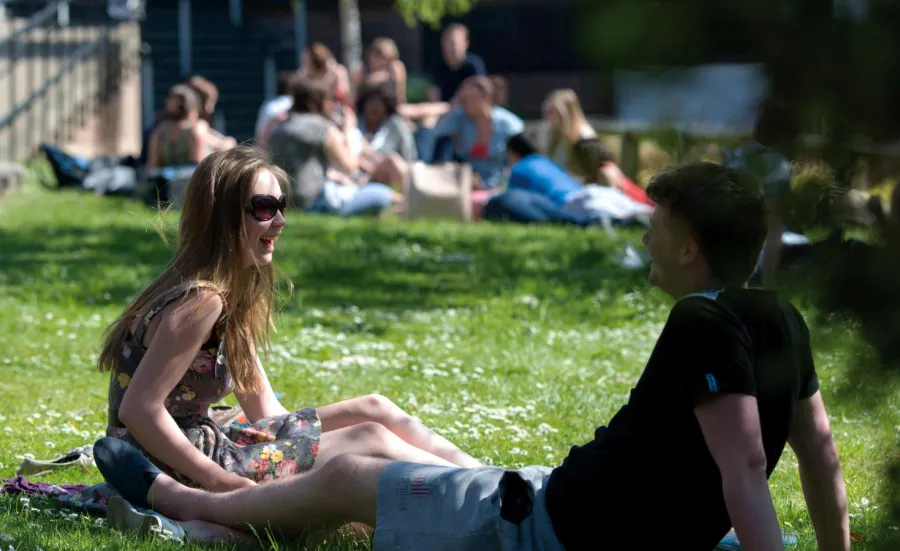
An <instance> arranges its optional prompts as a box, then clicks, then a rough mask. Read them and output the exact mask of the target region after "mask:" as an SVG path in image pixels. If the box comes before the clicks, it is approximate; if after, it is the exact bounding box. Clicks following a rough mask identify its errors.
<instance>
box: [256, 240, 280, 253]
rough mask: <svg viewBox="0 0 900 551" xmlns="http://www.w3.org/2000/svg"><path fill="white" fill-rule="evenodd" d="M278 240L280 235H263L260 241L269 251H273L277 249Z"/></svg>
mask: <svg viewBox="0 0 900 551" xmlns="http://www.w3.org/2000/svg"><path fill="white" fill-rule="evenodd" d="M276 240H278V237H268V236H263V237H260V238H259V241H260V243H262V244H263V247H265V248H266V250H267V251H268V252H272V251H274V250H275V241H276Z"/></svg>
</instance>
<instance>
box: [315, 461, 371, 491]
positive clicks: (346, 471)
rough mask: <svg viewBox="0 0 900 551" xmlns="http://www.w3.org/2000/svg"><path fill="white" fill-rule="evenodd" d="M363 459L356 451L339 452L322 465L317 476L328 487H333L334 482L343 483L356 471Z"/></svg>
mask: <svg viewBox="0 0 900 551" xmlns="http://www.w3.org/2000/svg"><path fill="white" fill-rule="evenodd" d="M361 460H362V457H361V456H360V455H357V454H355V453H341V454H338V455H336V456H334V457H332V458H331V459H329V460H328V462H327V463H325V464H324V465H322V468H321V469H320V470H319V472H318V473H317V476H318V477H319V478H320V479H321V481H322V483H323V484H324V485H325V487H326V488H331V487H332V485H333V484H336V485H339V484H342V483H343V481H346V480H347V479H348V477H349V475H350V474H351V473H353V472H356V471H357V470H358V469H359V465H360V462H361Z"/></svg>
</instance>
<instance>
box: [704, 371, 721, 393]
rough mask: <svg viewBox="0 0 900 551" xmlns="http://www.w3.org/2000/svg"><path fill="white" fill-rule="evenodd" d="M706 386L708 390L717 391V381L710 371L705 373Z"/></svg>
mask: <svg viewBox="0 0 900 551" xmlns="http://www.w3.org/2000/svg"><path fill="white" fill-rule="evenodd" d="M706 386H708V387H709V391H710V392H719V383H718V382H717V381H716V378H715V377H713V374H712V373H707V374H706Z"/></svg>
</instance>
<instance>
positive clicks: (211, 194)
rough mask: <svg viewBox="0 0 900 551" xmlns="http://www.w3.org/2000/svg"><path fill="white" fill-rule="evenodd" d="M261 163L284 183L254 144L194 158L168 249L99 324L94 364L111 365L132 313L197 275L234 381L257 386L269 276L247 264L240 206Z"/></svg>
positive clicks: (271, 291) (268, 270)
mask: <svg viewBox="0 0 900 551" xmlns="http://www.w3.org/2000/svg"><path fill="white" fill-rule="evenodd" d="M262 170H268V171H269V172H271V173H272V175H273V176H275V179H276V180H277V181H278V183H279V185H280V186H281V188H282V189H283V190H288V189H289V186H288V176H287V174H285V172H284V171H283V170H281V169H280V168H278V167H276V166H273V165H272V164H271V163H270V162H269V159H268V158H267V156H266V154H265V153H264V152H263V151H262V150H260V149H257V148H253V147H246V146H238V147H235V148H232V149H229V150H227V151H220V152H217V153H213V154H212V155H210V156H208V157H207V158H206V159H204V160H203V162H201V163H200V165H199V166H197V169H196V170H195V171H194V174H193V176H191V180H190V182H188V184H187V189H186V191H185V197H184V203H183V206H182V212H181V221H180V223H179V227H178V245H177V248H176V250H175V256H174V258H173V259H172V260H171V261H170V262H169V265H168V266H166V268H165V270H163V272H162V274H160V275H159V277H157V278H156V280H155V281H153V283H151V284H150V285H149V286H148V287H147V288H146V289H144V291H143V292H141V294H140V295H139V296H138V297H137V298H136V299H134V301H132V303H131V304H130V305H129V306H128V308H126V309H125V311H124V312H123V313H122V315H121V316H119V318H118V319H117V320H116V321H115V322H113V323H112V324H111V325H110V326H109V328H108V329H107V330H106V332H105V334H104V345H103V349H102V351H101V353H100V358H99V360H98V362H97V366H98V368H99V369H100V371H109V370H113V369H115V368H116V363H117V362H118V358H119V352H120V351H121V349H122V345H123V343H124V342H125V338H126V337H127V335H128V333H129V332H130V330H131V325H132V323H133V322H134V320H135V319H137V318H139V317H141V316H143V315H145V314H146V313H147V311H148V310H149V309H150V308H152V307H153V305H154V304H155V303H156V301H158V300H159V299H160V298H161V297H162V296H163V295H165V294H166V293H168V292H170V291H172V290H174V289H189V288H191V287H193V286H195V285H197V283H198V282H201V281H202V282H207V285H208V286H209V287H211V288H212V289H213V290H214V291H215V292H216V293H217V294H218V295H219V296H220V297H221V298H222V301H223V304H224V308H223V313H224V314H225V320H226V323H225V334H224V336H223V338H224V339H225V355H226V357H227V359H228V368H229V371H230V372H231V377H232V379H233V381H234V385H235V389H236V390H237V391H238V392H258V391H260V389H261V380H260V375H259V372H258V370H257V366H256V362H255V360H254V347H255V346H257V345H259V346H260V347H262V348H263V349H264V350H265V349H267V348H268V345H269V330H270V329H274V324H273V321H272V313H273V308H274V302H275V292H276V284H277V281H276V272H275V267H274V266H273V265H272V264H259V263H256V262H254V264H253V265H251V266H249V267H248V266H247V260H246V259H247V258H248V255H249V246H248V243H247V236H246V233H245V225H244V208H245V205H247V204H248V202H249V201H250V197H251V195H252V193H253V185H254V183H255V182H256V179H257V176H258V175H259V173H260V171H262Z"/></svg>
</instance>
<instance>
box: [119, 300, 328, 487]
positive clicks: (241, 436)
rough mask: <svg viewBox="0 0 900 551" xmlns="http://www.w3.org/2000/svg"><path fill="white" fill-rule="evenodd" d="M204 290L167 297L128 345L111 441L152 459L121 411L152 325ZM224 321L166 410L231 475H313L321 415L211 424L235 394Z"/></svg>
mask: <svg viewBox="0 0 900 551" xmlns="http://www.w3.org/2000/svg"><path fill="white" fill-rule="evenodd" d="M204 286H208V284H204V283H198V284H197V285H195V286H193V287H189V288H187V289H175V290H173V291H171V292H169V293H168V294H166V295H164V296H163V297H162V298H161V299H160V300H159V301H157V303H156V304H154V306H153V307H152V308H151V309H150V310H149V311H148V312H147V314H146V315H145V316H144V317H143V318H142V319H141V320H140V322H139V324H138V326H137V328H136V329H135V331H134V334H130V335H129V336H128V337H127V338H126V339H125V342H124V344H123V345H122V350H121V351H120V353H119V361H118V363H117V367H116V369H115V370H114V371H113V372H112V373H111V375H110V381H109V424H108V426H107V429H106V434H107V436H113V437H116V438H121V439H123V440H126V441H128V442H129V443H131V444H133V445H135V446H137V447H138V448H139V449H141V450H142V451H144V453H145V454H147V452H146V450H144V448H143V447H142V446H141V445H140V444H138V442H137V441H136V440H135V439H134V438H133V437H132V436H131V435H130V434H129V432H128V429H127V428H126V427H125V425H123V424H122V423H121V422H120V421H119V416H118V411H119V407H120V405H121V404H122V399H123V398H124V397H125V393H126V391H127V390H128V384H129V383H130V382H131V378H132V377H133V376H134V373H135V371H137V368H138V365H139V364H140V363H141V359H142V358H143V357H144V353H145V352H146V350H145V349H144V347H143V344H142V343H143V339H144V334H145V332H146V331H147V327H148V326H149V324H150V321H151V320H152V319H153V317H154V316H156V315H157V314H159V313H160V312H161V311H162V310H163V309H164V308H165V307H166V305H168V304H169V303H170V302H172V301H174V300H176V299H179V298H182V297H184V296H185V295H186V294H187V293H188V291H190V290H191V289H196V288H198V287H204ZM224 319H225V318H224V316H223V318H221V319H220V320H219V322H218V323H217V324H216V327H215V329H214V330H213V335H212V337H211V338H210V340H209V341H207V342H206V343H205V344H204V345H203V346H202V348H201V349H200V350H199V351H198V352H197V356H196V357H195V358H194V360H193V362H192V363H191V366H190V368H189V369H188V370H187V372H186V373H185V375H184V377H182V379H181V381H180V382H179V383H178V385H177V386H176V387H175V388H174V389H172V392H170V393H169V396H168V397H167V398H166V401H165V406H166V410H167V411H168V412H169V414H170V415H171V416H172V418H174V419H175V422H176V423H177V424H178V426H179V427H180V428H181V430H182V432H184V435H185V436H186V437H187V438H188V440H190V441H191V443H192V444H193V445H194V446H195V447H196V448H197V449H198V450H200V451H201V452H203V453H204V454H205V455H206V456H207V457H209V458H211V459H212V460H213V461H215V462H216V463H218V464H219V465H220V466H221V467H222V468H223V469H225V470H226V471H228V472H232V473H235V474H237V475H240V476H243V477H245V478H249V479H252V480H254V481H256V482H261V481H264V480H272V479H275V478H279V477H281V476H285V475H290V474H295V473H302V472H305V471H308V470H309V469H311V468H312V466H313V463H314V462H315V458H316V455H317V454H318V451H319V437H320V435H321V433H322V424H321V422H320V421H319V415H318V414H317V413H316V410H315V409H313V408H303V409H300V410H298V411H295V412H293V413H289V414H286V415H279V416H276V417H270V418H267V419H260V420H259V421H256V422H255V423H232V424H230V425H228V426H227V427H224V428H221V427H219V426H218V425H216V423H215V422H213V420H212V419H211V418H210V415H209V408H210V406H211V405H212V404H214V403H216V402H218V401H219V400H221V399H222V398H224V397H225V396H227V395H228V394H230V393H231V392H232V390H233V386H232V381H231V375H230V373H229V371H228V362H227V360H226V358H225V346H224V345H225V341H224V334H225V321H224ZM147 455H148V456H149V454H147ZM150 459H151V460H153V461H154V462H155V463H156V464H157V465H159V466H160V468H162V469H164V470H165V471H166V472H167V473H168V474H170V475H172V476H173V477H175V478H176V479H177V480H179V481H180V482H182V483H185V484H189V485H192V486H196V484H194V483H193V481H191V480H190V479H188V478H187V477H186V476H184V475H181V474H180V473H177V472H174V471H172V469H169V468H168V467H167V466H166V465H164V464H162V463H161V462H160V461H158V460H156V459H155V458H153V457H150Z"/></svg>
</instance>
